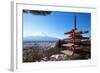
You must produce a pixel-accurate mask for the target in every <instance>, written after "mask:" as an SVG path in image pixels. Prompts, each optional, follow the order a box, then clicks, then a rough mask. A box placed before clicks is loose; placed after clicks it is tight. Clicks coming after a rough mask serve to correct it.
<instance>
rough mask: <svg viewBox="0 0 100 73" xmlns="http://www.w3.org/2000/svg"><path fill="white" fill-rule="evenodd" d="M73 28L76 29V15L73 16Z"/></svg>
mask: <svg viewBox="0 0 100 73" xmlns="http://www.w3.org/2000/svg"><path fill="white" fill-rule="evenodd" d="M74 29H75V30H76V29H77V28H76V15H75V17H74Z"/></svg>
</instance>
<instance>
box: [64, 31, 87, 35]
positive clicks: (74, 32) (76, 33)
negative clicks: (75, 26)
mask: <svg viewBox="0 0 100 73" xmlns="http://www.w3.org/2000/svg"><path fill="white" fill-rule="evenodd" d="M84 33H88V31H76V30H72V31H69V32H65V33H64V34H71V35H79V34H84Z"/></svg>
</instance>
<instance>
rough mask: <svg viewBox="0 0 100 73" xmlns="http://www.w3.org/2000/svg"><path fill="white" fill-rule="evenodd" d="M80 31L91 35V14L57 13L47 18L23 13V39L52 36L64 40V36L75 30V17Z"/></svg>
mask: <svg viewBox="0 0 100 73" xmlns="http://www.w3.org/2000/svg"><path fill="white" fill-rule="evenodd" d="M75 15H76V25H77V28H78V30H83V31H85V30H88V31H89V33H88V34H84V36H90V34H91V14H90V13H76V12H55V11H53V12H52V13H51V14H49V15H47V16H41V15H32V14H31V13H23V37H27V36H51V37H56V38H61V39H64V38H66V37H68V36H66V35H64V33H65V32H68V31H70V30H72V28H74V16H75Z"/></svg>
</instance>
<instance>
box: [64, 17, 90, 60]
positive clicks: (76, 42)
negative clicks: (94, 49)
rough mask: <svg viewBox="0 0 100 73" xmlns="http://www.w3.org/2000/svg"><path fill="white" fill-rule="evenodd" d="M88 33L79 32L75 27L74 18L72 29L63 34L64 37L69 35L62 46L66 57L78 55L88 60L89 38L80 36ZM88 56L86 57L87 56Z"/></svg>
mask: <svg viewBox="0 0 100 73" xmlns="http://www.w3.org/2000/svg"><path fill="white" fill-rule="evenodd" d="M86 33H88V31H79V30H78V29H77V27H76V16H75V17H74V28H73V29H72V30H71V31H69V32H65V33H64V34H65V35H69V38H65V39H64V40H65V41H66V44H63V46H64V47H65V48H66V51H62V52H63V53H66V54H68V55H70V56H71V55H73V54H74V53H77V54H79V55H80V56H83V55H84V56H85V57H84V58H86V59H87V58H90V39H89V37H83V35H82V34H86ZM87 55H88V56H87Z"/></svg>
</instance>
